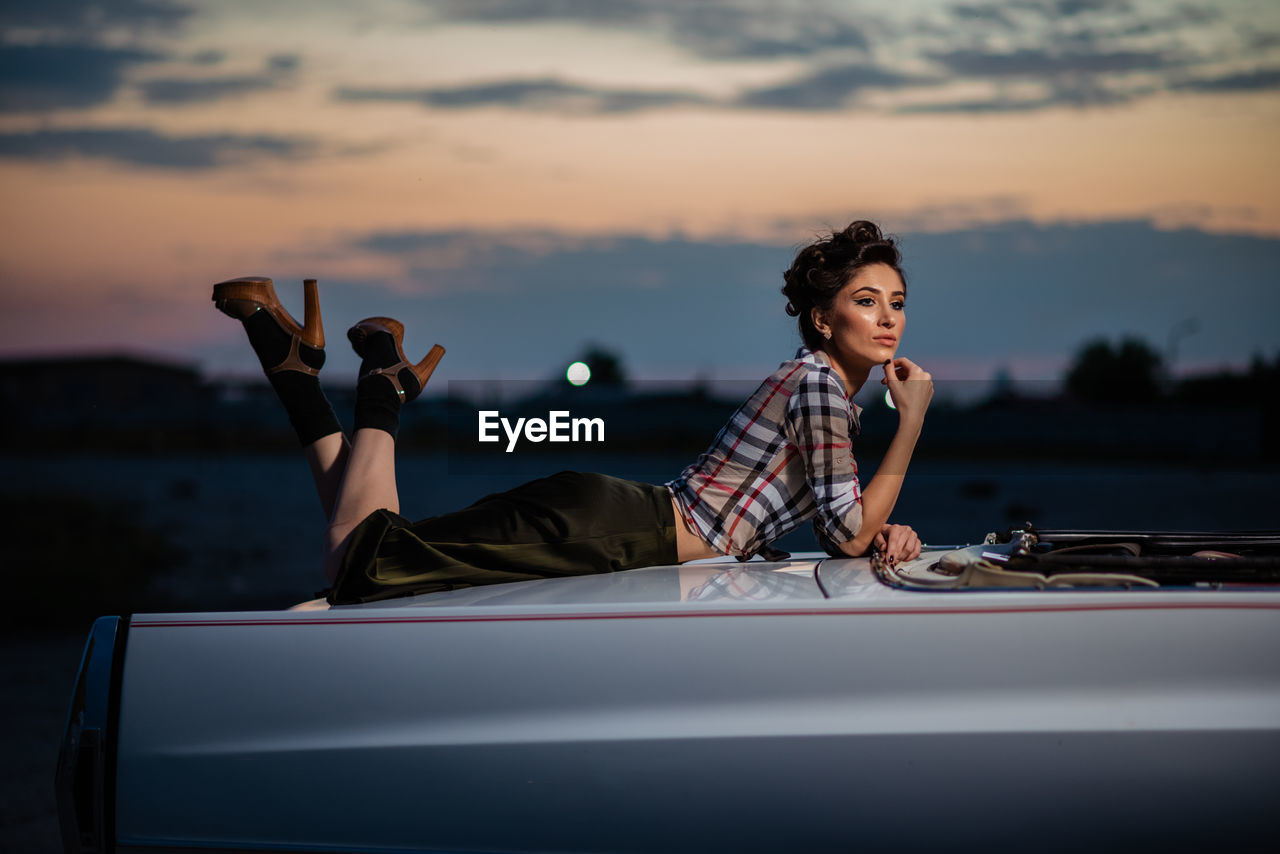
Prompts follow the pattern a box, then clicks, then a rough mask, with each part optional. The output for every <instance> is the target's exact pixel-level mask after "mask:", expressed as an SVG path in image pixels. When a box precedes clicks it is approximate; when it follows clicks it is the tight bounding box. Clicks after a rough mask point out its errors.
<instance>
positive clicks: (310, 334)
mask: <svg viewBox="0 0 1280 854" xmlns="http://www.w3.org/2000/svg"><path fill="white" fill-rule="evenodd" d="M302 294H303V304H304V308H303V311H304V314H303V324H302V325H301V326H299V325H298V321H296V320H294V319H293V317H292V315H290V314H289V312H287V311H285V308H284V306H283V305H281V304H280V300H279V299H278V298H277V297H276V292H275V288H273V287H272V283H271V280H270V279H268V278H265V277H263V276H246V277H244V278H241V279H230V280H228V281H225V282H219V283H218V284H216V285H214V286H213V303H214V305H215V306H216V307H217V309H218V311H221V312H222V313H223V314H225V315H227V316H228V317H234V318H236V319H237V320H247V319H248V318H250V317H252V316H253V315H254V314H256V313H257V312H259V311H265V312H267V314H268V315H270V317H271V319H272V320H273V321H275V324H276V325H277V326H278V327H280V329H281V330H283V331H284V332H285V333H286V334H287V335H289V336H290V341H289V352H288V355H286V356H285V357H284V359H283V361H281V362H279V363H278V364H276V365H273V366H271V367H267V365H266V364H263V368H264V369H265V370H266V372H267V374H268V375H270V374H275V373H279V372H280V371H298V372H299V373H303V374H308V375H310V376H313V377H314V376H318V375H319V373H320V369H319V368H315V367H312V366H311V365H308V364H307V363H306V362H304V361H303V360H302V354H301V350H300V348H302V347H309V348H311V349H312V350H318V351H320V354H321V355H320V357H319V358H315V357H313V358H312V360H311V361H313V362H314V361H319V362H321V363H323V361H324V359H323V352H324V325H323V323H322V321H321V319H320V292H319V289H318V287H317V285H316V280H315V279H305V280H304V281H303V283H302ZM251 340H252V339H251Z"/></svg>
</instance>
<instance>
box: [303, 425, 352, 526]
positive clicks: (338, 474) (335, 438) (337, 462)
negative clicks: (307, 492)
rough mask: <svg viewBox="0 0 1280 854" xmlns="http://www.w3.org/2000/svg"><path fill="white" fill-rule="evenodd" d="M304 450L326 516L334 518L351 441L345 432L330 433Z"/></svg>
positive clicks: (326, 517)
mask: <svg viewBox="0 0 1280 854" xmlns="http://www.w3.org/2000/svg"><path fill="white" fill-rule="evenodd" d="M302 450H303V453H304V454H306V457H307V465H308V466H309V467H310V468H311V479H312V480H313V481H315V485H316V492H317V493H318V494H319V496H320V505H321V506H322V507H323V508H324V518H325V519H332V518H333V510H334V508H335V507H336V506H337V503H338V490H339V488H340V487H341V486H342V479H343V476H344V475H345V474H346V471H347V460H348V459H349V457H350V455H351V443H350V442H348V441H347V437H346V434H345V433H330V434H329V435H328V436H321V437H320V438H319V439H316V440H315V441H314V442H312V443H311V444H309V445H307V446H306V447H304V448H303V449H302Z"/></svg>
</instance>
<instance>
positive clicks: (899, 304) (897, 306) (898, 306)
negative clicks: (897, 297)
mask: <svg viewBox="0 0 1280 854" xmlns="http://www.w3.org/2000/svg"><path fill="white" fill-rule="evenodd" d="M890 305H892V306H893V310H894V311H902V310H903V309H904V308H906V307H907V304H906V303H905V302H892V303H890Z"/></svg>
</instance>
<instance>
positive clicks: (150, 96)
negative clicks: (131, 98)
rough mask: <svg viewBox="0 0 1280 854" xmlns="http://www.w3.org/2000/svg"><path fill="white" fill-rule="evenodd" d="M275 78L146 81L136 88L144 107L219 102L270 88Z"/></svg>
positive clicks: (274, 83) (261, 76)
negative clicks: (144, 102) (141, 97)
mask: <svg viewBox="0 0 1280 854" xmlns="http://www.w3.org/2000/svg"><path fill="white" fill-rule="evenodd" d="M275 86H276V79H275V78H274V77H269V76H267V75H263V74H258V75H241V76H239V77H222V78H219V79H216V80H180V79H169V80H148V81H147V82H145V83H142V84H140V85H139V89H140V90H141V91H142V96H143V98H144V99H146V101H147V103H148V104H191V103H207V102H209V101H219V100H222V99H223V98H227V97H231V96H234V95H245V94H248V93H250V92H260V91H263V90H265V89H273V88H275Z"/></svg>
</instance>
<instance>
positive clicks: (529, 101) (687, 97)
mask: <svg viewBox="0 0 1280 854" xmlns="http://www.w3.org/2000/svg"><path fill="white" fill-rule="evenodd" d="M334 97H335V98H337V99H338V100H340V101H366V102H368V101H375V102H376V101H384V102H392V103H396V102H399V103H411V104H421V105H423V106H429V107H437V108H440V109H467V108H473V107H490V106H501V107H510V108H513V109H521V110H530V111H536V112H553V113H568V114H584V113H633V112H638V111H641V110H648V109H654V108H657V107H671V106H680V105H685V104H705V103H708V101H707V99H706V98H704V97H703V96H701V95H698V94H696V93H693V92H679V91H672V90H641V89H612V88H605V87H593V86H584V85H580V84H576V83H566V82H564V81H562V80H558V79H556V78H553V77H547V78H541V79H536V80H499V81H494V82H491V83H477V84H473V85H469V86H455V87H441V88H420V89H360V88H354V87H345V88H339V89H337V90H336V91H335V92H334Z"/></svg>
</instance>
